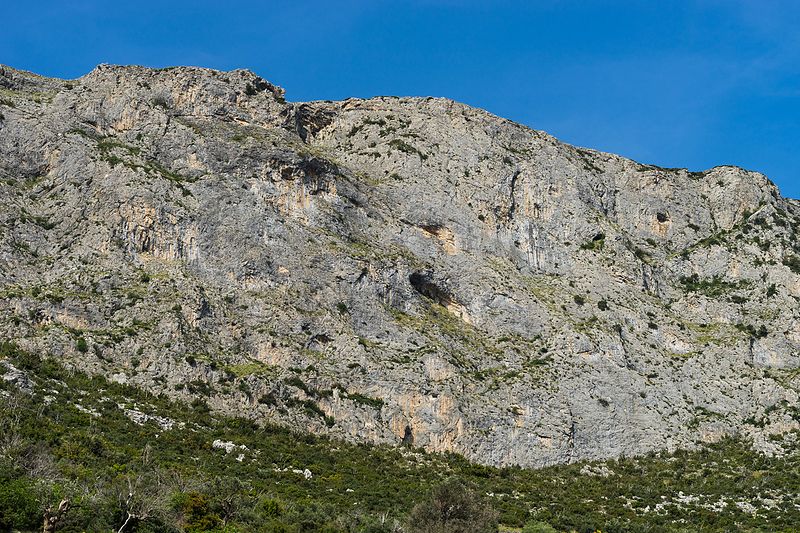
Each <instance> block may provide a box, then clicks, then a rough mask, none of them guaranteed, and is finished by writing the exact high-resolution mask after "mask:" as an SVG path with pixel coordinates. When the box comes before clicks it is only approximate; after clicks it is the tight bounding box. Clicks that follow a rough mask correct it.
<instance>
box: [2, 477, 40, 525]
mask: <svg viewBox="0 0 800 533" xmlns="http://www.w3.org/2000/svg"><path fill="white" fill-rule="evenodd" d="M0 466H4V465H0ZM41 518H42V517H41V513H40V509H39V501H38V498H37V495H36V492H35V490H34V487H33V485H32V483H30V482H29V481H27V480H24V479H5V480H2V479H0V531H11V530H18V529H22V530H28V531H32V530H34V529H37V528H39V527H41Z"/></svg>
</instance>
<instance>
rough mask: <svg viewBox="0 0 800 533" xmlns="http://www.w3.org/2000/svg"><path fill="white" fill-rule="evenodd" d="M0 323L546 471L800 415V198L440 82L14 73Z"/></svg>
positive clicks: (206, 389)
mask: <svg viewBox="0 0 800 533" xmlns="http://www.w3.org/2000/svg"><path fill="white" fill-rule="evenodd" d="M0 193H2V195H3V198H4V199H5V201H4V202H3V203H2V205H0V309H2V313H0V332H2V335H3V336H4V337H5V338H8V339H13V340H15V342H17V343H18V344H20V345H21V346H23V347H25V348H28V349H32V350H38V351H40V352H42V353H45V354H49V355H50V356H52V357H56V358H58V359H60V360H61V361H63V362H64V363H65V364H68V365H73V366H75V367H77V368H81V369H84V370H87V371H90V372H95V373H102V374H104V375H107V376H109V377H111V378H112V379H115V380H118V381H125V382H129V383H132V384H135V385H138V386H141V387H144V388H146V389H148V390H151V391H153V392H154V393H165V394H168V395H170V396H173V397H181V398H185V399H198V398H200V399H203V400H204V401H206V402H207V403H208V404H209V405H210V406H211V407H212V408H213V409H217V410H220V411H225V412H229V413H236V414H241V415H243V416H248V417H252V418H255V419H257V420H269V421H279V422H283V423H287V424H292V425H293V426H295V427H300V428H304V429H306V430H308V431H314V432H324V433H328V434H331V435H333V436H335V437H339V438H344V439H349V440H367V441H372V442H378V443H392V444H404V445H413V446H419V447H422V448H425V449H427V450H430V451H454V452H458V453H462V454H464V455H465V456H467V457H468V458H470V459H472V460H475V461H478V462H483V463H490V464H497V465H506V464H521V465H528V466H539V465H546V464H552V463H560V462H569V461H575V460H578V459H584V458H608V457H615V456H619V455H623V454H624V455H634V454H642V453H646V452H648V451H652V450H659V449H673V448H676V447H685V446H689V447H691V446H694V445H696V444H699V443H702V442H708V441H713V440H716V439H719V438H721V437H723V436H725V435H730V434H743V435H746V436H750V437H752V438H753V439H754V442H755V443H756V444H757V445H758V446H760V447H762V448H768V449H770V450H771V451H773V452H780V449H779V448H778V447H777V445H775V444H774V443H773V442H772V441H771V440H770V439H769V435H770V434H773V433H780V432H785V431H788V430H791V429H795V428H797V427H798V421H799V420H800V411H798V395H797V390H798V386H800V372H798V368H800V355H798V347H800V322H798V304H797V302H798V298H800V247H799V246H798V242H797V238H796V232H797V230H798V229H800V205H798V203H797V202H795V201H794V200H788V199H784V198H782V197H781V195H780V194H779V192H778V190H777V189H776V188H775V186H774V185H773V184H772V183H771V182H770V181H769V180H767V179H766V178H765V177H764V176H763V175H761V174H758V173H756V172H750V171H745V170H743V169H740V168H735V167H717V168H714V169H711V170H708V171H705V172H688V171H686V170H684V169H663V168H658V167H654V166H649V165H642V164H639V163H636V162H634V161H630V160H628V159H625V158H622V157H619V156H616V155H612V154H606V153H601V152H596V151H593V150H587V149H582V148H576V147H573V146H569V145H566V144H563V143H560V142H559V141H557V140H556V139H554V138H553V137H551V136H549V135H547V134H545V133H542V132H539V131H534V130H531V129H528V128H525V127H523V126H521V125H518V124H514V123H512V122H509V121H507V120H503V119H501V118H498V117H495V116H492V115H490V114H488V113H486V112H484V111H481V110H478V109H474V108H470V107H468V106H464V105H461V104H458V103H456V102H452V101H450V100H446V99H438V98H373V99H369V100H357V99H350V100H346V101H343V102H309V103H288V102H286V101H285V100H284V93H283V90H282V89H280V88H278V87H276V86H274V85H272V84H270V83H269V82H266V81H264V80H262V79H261V78H259V77H258V76H256V75H255V74H252V73H250V72H248V71H232V72H217V71H212V70H206V69H197V68H174V69H161V70H151V69H145V68H141V67H117V66H107V65H102V66H99V67H97V69H95V70H94V71H92V72H91V73H89V74H87V75H86V76H84V77H82V78H79V79H77V80H71V81H65V80H57V79H48V78H42V77H39V76H36V75H34V74H30V73H25V72H20V71H17V70H14V69H11V68H9V67H4V68H2V69H1V70H0Z"/></svg>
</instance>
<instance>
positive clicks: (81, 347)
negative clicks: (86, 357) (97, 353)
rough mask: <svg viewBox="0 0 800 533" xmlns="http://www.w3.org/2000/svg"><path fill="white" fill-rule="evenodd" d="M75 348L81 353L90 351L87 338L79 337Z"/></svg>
mask: <svg viewBox="0 0 800 533" xmlns="http://www.w3.org/2000/svg"><path fill="white" fill-rule="evenodd" d="M75 349H76V350H78V351H79V352H81V353H86V352H88V351H89V345H88V344H87V343H86V339H84V338H83V337H78V340H77V341H75Z"/></svg>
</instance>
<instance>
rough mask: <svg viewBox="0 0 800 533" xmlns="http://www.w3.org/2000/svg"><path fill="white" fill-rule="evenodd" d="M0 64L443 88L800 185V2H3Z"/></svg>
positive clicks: (335, 94) (63, 72)
mask: <svg viewBox="0 0 800 533" xmlns="http://www.w3.org/2000/svg"><path fill="white" fill-rule="evenodd" d="M2 14H3V27H2V31H0V63H6V64H9V65H11V66H14V67H17V68H23V69H27V70H32V71H35V72H37V73H40V74H44V75H49V76H59V77H67V78H71V77H77V76H80V75H82V74H84V73H86V72H88V71H89V70H91V69H92V68H93V67H94V66H95V65H96V64H97V63H121V64H133V63H135V64H143V65H148V66H168V65H199V66H206V67H212V68H218V69H233V68H249V69H251V70H253V71H255V72H256V73H258V74H260V75H261V76H263V77H264V78H267V79H268V80H270V81H272V82H273V83H277V84H279V85H281V86H283V87H284V88H285V89H286V91H287V98H288V99H289V100H295V101H297V100H312V99H340V98H346V97H348V96H359V97H369V96H373V95H387V94H392V95H434V96H447V97H450V98H454V99H456V100H459V101H462V102H466V103H468V104H471V105H474V106H478V107H482V108H484V109H487V110H489V111H491V112H493V113H495V114H498V115H501V116H504V117H507V118H510V119H513V120H516V121H518V122H521V123H523V124H526V125H528V126H531V127H533V128H536V129H542V130H545V131H548V132H549V133H551V134H553V135H555V136H556V137H559V138H560V139H562V140H564V141H566V142H570V143H573V144H577V145H581V146H588V147H592V148H597V149H601V150H606V151H611V152H616V153H619V154H622V155H625V156H628V157H632V158H634V159H637V160H639V161H642V162H646V163H654V164H658V165H661V166H668V167H689V168H690V169H692V170H700V169H704V168H708V167H712V166H714V165H719V164H735V165H740V166H743V167H746V168H749V169H753V170H759V171H761V172H764V173H765V174H767V175H768V176H769V177H770V178H772V179H773V181H775V182H776V183H778V185H779V186H780V187H781V190H782V192H783V193H784V195H786V196H790V197H794V198H800V146H798V140H800V2H797V1H789V0H786V1H781V0H752V1H736V0H707V1H683V2H677V1H675V2H671V1H668V0H660V1H650V0H641V1H634V0H629V1H614V0H604V1H596V0H582V1H579V0H574V1H566V0H563V1H558V0H530V1H519V2H511V1H502V0H494V1H492V0H486V1H485V2H477V1H461V2H459V1H455V0H442V1H433V0H431V1H422V0H418V1H409V2H400V1H395V2H388V1H381V0H372V1H363V2H357V1H342V2H335V1H333V0H330V1H302V0H297V1H294V2H244V1H241V2H236V1H229V2H226V1H225V0H215V1H206V0H192V1H183V0H181V1H173V2H170V1H167V0H163V1H158V2H156V1H150V0H140V1H137V2H133V1H131V2H125V1H115V2H110V1H107V0H106V1H103V2H100V1H92V0H83V1H82V0H71V1H59V2H54V1H38V2H34V1H20V2H17V1H11V0H9V1H7V2H5V3H4V5H3V9H2Z"/></svg>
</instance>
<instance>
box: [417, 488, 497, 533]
mask: <svg viewBox="0 0 800 533" xmlns="http://www.w3.org/2000/svg"><path fill="white" fill-rule="evenodd" d="M408 528H409V529H408V530H409V532H410V533H488V532H495V531H497V513H496V512H495V511H494V509H492V507H491V506H490V505H489V504H488V503H487V502H486V501H485V500H483V499H482V498H480V497H479V496H478V495H477V494H476V493H475V492H474V490H472V489H471V488H470V487H469V486H467V485H465V484H464V483H463V482H461V481H460V480H457V479H451V480H449V481H446V482H445V483H443V484H441V485H439V486H438V487H435V488H434V489H433V490H432V491H431V493H430V494H429V495H428V497H427V498H426V499H425V500H424V501H422V502H420V503H418V504H417V505H416V506H415V507H414V509H413V510H412V511H411V515H410V517H409V525H408Z"/></svg>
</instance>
